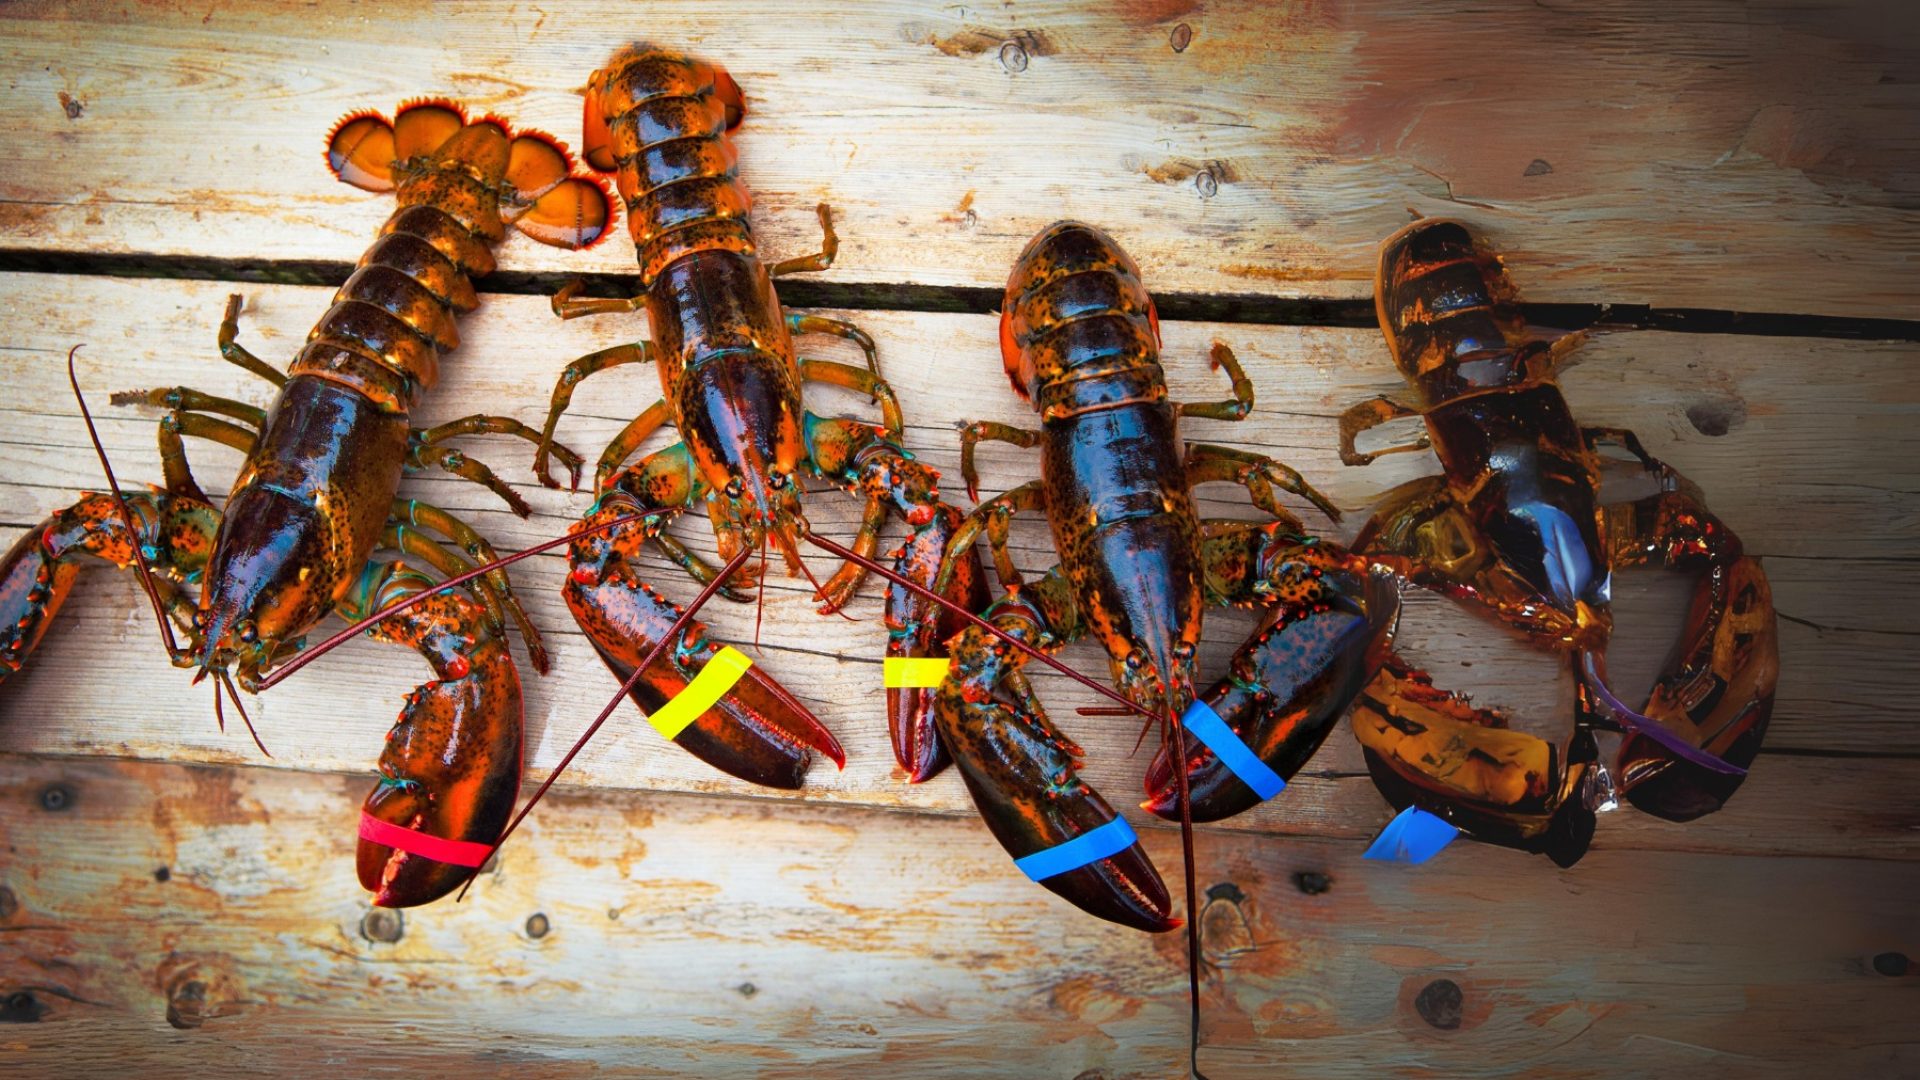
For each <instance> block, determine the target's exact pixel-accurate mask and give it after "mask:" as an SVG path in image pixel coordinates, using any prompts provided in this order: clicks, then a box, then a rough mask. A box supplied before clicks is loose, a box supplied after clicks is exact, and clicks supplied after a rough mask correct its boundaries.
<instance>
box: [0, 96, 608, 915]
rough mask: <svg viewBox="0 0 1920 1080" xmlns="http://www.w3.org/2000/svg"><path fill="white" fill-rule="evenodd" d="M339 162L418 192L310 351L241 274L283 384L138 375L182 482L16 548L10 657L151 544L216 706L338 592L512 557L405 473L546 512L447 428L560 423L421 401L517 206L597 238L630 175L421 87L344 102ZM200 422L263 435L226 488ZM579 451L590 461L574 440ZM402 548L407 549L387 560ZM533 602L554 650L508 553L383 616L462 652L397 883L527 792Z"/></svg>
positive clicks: (395, 808)
mask: <svg viewBox="0 0 1920 1080" xmlns="http://www.w3.org/2000/svg"><path fill="white" fill-rule="evenodd" d="M327 161H328V166H329V167H330V168H331V169H332V170H333V172H334V174H335V175H336V176H338V177H339V178H340V179H341V180H342V181H344V182H346V183H348V184H351V185H353V186H355V187H359V188H363V189H365V190H368V191H376V192H386V191H391V192H393V193H394V194H395V195H396V197H397V200H398V203H399V207H398V209H396V210H395V212H394V213H393V215H392V216H391V217H389V218H388V219H387V222H386V224H384V225H383V226H382V227H381V229H380V234H379V239H378V240H376V241H375V242H374V243H373V245H372V246H371V247H370V248H368V249H367V252H366V254H365V255H364V256H362V258H361V259H360V262H359V265H358V266H357V267H356V269H355V270H354V272H353V274H352V276H351V277H349V278H348V279H347V281H346V283H345V284H344V285H342V286H341V287H340V290H339V291H338V293H336V294H335V297H334V300H333V304H332V306H331V307H330V308H329V309H328V311H327V313H326V314H325V315H324V316H322V317H321V319H320V321H319V323H318V324H317V325H316V326H315V327H314V329H313V331H312V332H311V333H310V334H309V335H308V339H307V341H306V343H305V345H304V346H303V347H302V349H301V350H300V353H299V354H298V356H296V357H295V358H294V360H293V362H292V364H291V366H290V368H289V370H288V372H287V373H286V374H284V375H283V374H281V373H280V372H279V371H277V370H275V369H274V368H273V367H271V366H270V365H268V364H267V363H266V362H264V361H262V360H260V359H259V358H257V357H255V356H254V355H253V354H252V353H250V352H248V351H247V349H246V348H245V347H244V346H242V345H241V344H239V342H238V341H236V340H235V339H236V335H237V333H238V317H239V313H240V307H241V298H240V297H239V296H234V297H232V298H231V299H230V301H229V302H228V305H227V311H226V316H225V319H224V320H223V321H222V323H221V326H220V334H219V347H220V352H221V355H222V356H223V357H225V358H226V359H227V360H229V361H231V362H232V363H235V364H237V365H239V366H240V367H243V368H245V369H246V370H248V371H250V372H252V373H254V374H256V375H259V376H261V377H262V378H265V379H268V380H269V381H271V382H273V383H274V384H275V385H276V386H277V387H278V388H279V391H278V394H277V396H276V397H275V400H274V402H273V404H272V406H271V407H270V408H268V409H264V410H263V409H259V408H255V407H253V406H250V405H247V404H245V403H242V402H239V401H234V400H230V399H226V398H221V397H215V396H213V395H210V394H206V393H202V392H200V391H197V390H192V389H189V388H186V387H172V388H164V389H157V390H151V391H144V392H136V393H130V394H119V395H115V398H114V400H115V402H116V403H120V404H132V403H145V404H149V405H157V406H160V407H162V408H165V409H166V410H168V412H167V414H166V415H165V416H164V417H163V418H162V420H161V421H160V426H159V444H160V456H161V460H162V462H163V465H164V473H165V480H166V484H165V486H164V487H159V488H155V489H153V490H152V491H151V492H143V493H133V494H130V495H128V496H126V497H125V498H124V500H123V499H122V498H121V496H120V494H119V489H118V485H117V483H116V484H113V487H114V494H113V495H88V496H86V497H84V498H82V499H81V500H80V501H79V502H77V503H75V504H74V505H73V506H70V507H68V508H67V509H65V510H63V511H61V512H60V513H58V514H56V515H54V516H53V517H52V518H50V519H49V520H47V521H46V522H43V523H42V524H40V525H39V526H37V527H35V528H33V529H31V530H29V531H28V532H27V534H26V535H25V536H23V537H22V538H21V539H20V541H19V542H18V543H16V544H15V545H14V546H13V549H12V550H11V551H10V552H9V553H8V554H7V557H6V559H5V561H4V562H0V619H4V620H5V622H4V625H5V626H6V629H5V630H4V631H0V679H3V678H4V677H5V676H6V675H8V674H10V673H12V672H14V671H18V670H20V668H21V667H22V666H24V665H25V664H26V662H27V658H28V655H29V654H30V653H31V651H32V650H33V648H34V646H35V645H37V644H38V643H39V642H40V640H41V638H42V636H43V635H44V634H45V632H46V630H47V627H48V626H49V625H50V624H51V622H52V620H53V618H54V616H55V615H56V614H57V612H58V611H59V609H60V607H61V605H62V603H63V602H64V601H65V599H66V597H67V595H68V593H69V591H70V590H71V588H72V586H73V584H74V581H75V579H76V578H77V576H78V574H79V572H80V570H81V568H82V566H83V565H84V564H86V563H87V562H94V561H97V562H105V563H107V564H109V565H113V566H118V567H120V568H122V569H129V568H133V567H136V566H137V567H138V569H139V571H140V575H141V580H142V583H143V585H145V587H146V588H147V589H148V592H149V596H150V598H151V599H152V600H153V602H154V607H155V612H156V616H157V617H158V619H159V622H160V627H161V630H162V633H163V635H164V636H165V637H166V639H167V648H168V650H169V653H170V656H171V659H172V661H173V663H174V664H175V665H176V666H179V667H192V668H197V669H198V671H199V674H198V675H197V676H196V679H195V681H196V682H197V681H199V679H201V678H204V677H205V676H206V675H208V674H213V675H215V676H216V687H215V705H216V707H217V706H218V705H219V701H220V698H219V689H220V687H222V686H224V687H225V688H226V689H227V691H228V693H229V694H230V695H233V697H234V701H235V703H236V704H238V702H239V698H238V696H237V694H234V692H233V682H234V681H235V680H236V679H237V681H238V682H239V684H240V685H241V686H244V687H246V688H247V689H249V690H254V691H257V690H259V689H261V688H262V687H263V686H264V685H265V684H266V683H267V681H268V679H269V676H268V675H267V673H268V672H269V670H270V669H272V668H273V667H274V666H275V665H276V664H277V663H279V662H281V661H284V660H287V659H289V658H291V657H293V656H295V655H297V654H298V653H299V652H300V651H301V650H302V648H303V647H304V638H303V635H304V634H306V633H307V631H309V630H310V629H312V628H313V627H314V626H315V625H317V624H318V623H319V622H320V621H321V620H322V619H324V618H325V617H326V616H327V615H328V614H329V613H338V614H340V615H342V616H343V617H345V618H348V619H352V618H355V617H356V616H358V615H359V614H361V613H364V612H367V611H371V610H373V609H375V608H379V607H384V606H386V605H387V604H389V603H391V602H393V601H395V600H397V599H400V598H402V597H406V596H409V595H417V594H419V593H421V592H423V591H424V590H427V589H429V588H430V587H431V586H432V585H433V584H434V580H435V579H434V578H433V577H432V576H430V575H429V574H428V573H426V572H424V571H429V570H430V571H433V572H435V573H437V574H440V575H446V576H453V575H457V574H460V573H463V572H466V571H468V570H471V569H473V568H475V567H476V566H477V565H484V564H486V563H488V562H491V561H493V559H494V552H493V549H492V548H491V547H490V546H489V545H488V544H487V542H486V541H485V540H484V539H483V538H481V537H480V536H479V534H477V533H476V532H474V530H473V529H472V528H470V527H469V526H468V525H467V524H466V523H464V522H462V521H460V520H459V519H457V518H455V517H454V516H453V515H451V514H448V513H446V512H445V511H443V510H440V509H438V508H435V507H432V506H428V505H426V504H424V503H420V502H418V501H415V500H407V499H398V498H396V497H395V495H396V491H397V489H398V486H399V483H400V479H401V476H402V474H403V473H405V472H408V471H411V470H418V469H422V468H427V467H437V468H440V469H443V470H445V471H447V472H449V473H452V474H454V475H458V476H462V477H465V478H468V479H471V480H474V481H476V482H478V483H481V484H484V485H486V486H487V487H488V488H490V489H491V490H493V491H494V492H496V493H497V494H499V495H500V497H501V498H503V499H505V500H506V501H507V502H508V504H509V505H510V506H512V507H513V508H514V509H515V510H516V511H517V512H519V513H521V514H523V515H524V514H525V513H527V507H526V504H525V502H524V501H522V500H521V499H520V497H519V496H518V495H517V494H515V493H514V492H513V491H512V490H511V489H510V488H508V487H507V486H506V485H505V484H504V483H502V482H501V481H500V480H499V479H498V478H497V477H496V476H495V475H494V473H493V472H492V471H491V470H490V469H488V468H487V467H486V466H485V465H483V464H481V463H480V462H478V461H475V460H473V459H471V458H468V457H466V456H465V455H464V454H462V453H461V452H460V451H459V450H457V449H454V448H452V447H451V446H449V445H447V441H448V440H449V439H451V438H453V437H455V436H460V435H467V434H476V433H496V434H506V435H512V436H516V437H518V438H521V439H525V440H528V441H534V440H535V439H536V438H537V436H536V435H535V433H534V432H533V431H532V430H531V429H529V428H527V427H525V426H524V425H522V424H520V423H519V422H518V421H516V420H512V419H508V418H505V417H491V416H472V417H467V418H465V419H462V420H456V421H453V422H451V423H447V424H442V425H439V426H437V427H432V428H426V429H419V428H413V427H411V426H410V425H409V423H408V420H409V416H410V413H411V411H412V410H413V409H414V408H415V407H416V406H417V405H418V404H419V402H420V401H421V399H422V398H423V396H424V395H425V394H426V393H427V392H428V391H429V390H431V389H432V388H433V386H434V385H435V383H436V382H437V380H438V366H439V358H440V355H441V354H442V353H444V352H447V351H448V350H451V349H453V348H454V347H456V346H457V345H458V344H459V335H458V333H457V331H456V327H455V319H456V316H457V315H458V314H460V313H464V312H467V311H471V310H473V308H474V307H475V306H476V304H477V302H478V301H477V298H476V297H475V295H474V289H473V279H474V278H476V277H479V276H481V275H483V274H486V273H488V272H489V271H491V270H492V269H493V267H494V257H493V254H492V248H493V247H494V246H496V245H497V244H499V243H500V242H501V241H502V240H503V239H504V237H505V227H506V226H507V225H513V226H514V227H516V228H518V229H519V230H520V231H521V232H523V233H525V234H527V235H528V236H530V237H532V238H533V239H535V240H538V241H540V242H542V243H546V244H551V245H554V246H558V247H566V248H579V247H584V246H586V245H587V244H590V243H592V242H593V241H595V240H596V239H598V238H599V236H600V235H601V234H602V233H603V232H604V231H605V230H606V228H607V226H608V224H609V214H610V213H611V204H610V199H609V196H608V194H607V193H606V191H605V189H604V188H602V187H601V186H600V185H599V182H598V181H596V180H593V179H590V178H587V177H580V176H571V175H569V174H570V172H571V169H572V162H571V159H570V158H569V156H568V154H567V151H566V150H565V148H564V147H562V146H561V145H560V144H559V143H558V142H556V141H555V140H553V139H552V138H551V137H549V136H545V135H542V134H540V133H537V132H520V133H518V134H515V133H513V132H512V131H511V129H510V128H509V127H508V126H507V124H506V123H505V122H504V121H501V120H499V119H496V118H494V117H486V118H483V119H480V120H477V121H469V120H468V118H467V116H466V114H465V113H463V112H462V111H461V110H460V109H459V108H458V107H457V106H455V105H452V104H449V103H446V102H441V101H422V102H414V103H410V104H407V105H404V106H402V107H401V108H400V110H399V111H398V112H397V113H396V114H395V116H394V119H393V121H392V122H389V121H387V120H386V119H385V118H383V117H381V116H379V115H376V114H373V113H358V114H353V115H350V116H348V117H346V118H344V119H342V120H341V121H340V123H339V124H338V125H336V127H335V128H334V130H333V132H332V134H331V135H330V137H329V140H328V149H327ZM77 390H78V387H77V384H76V392H77ZM82 405H83V408H84V401H83V402H82ZM89 426H91V420H90V419H89ZM188 436H191V437H194V438H202V439H211V440H214V441H216V442H220V443H223V444H226V445H228V446H232V447H234V448H235V449H238V450H240V451H241V452H242V453H243V454H245V455H246V460H245V463H244V464H243V465H242V467H241V469H240V473H239V476H238V477H237V478H236V480H235V481H234V485H233V489H232V491H231V493H230V494H229V496H228V498H227V501H226V504H225V507H224V511H222V510H216V509H215V508H214V507H213V505H212V503H211V501H210V500H209V499H208V498H207V496H206V494H205V493H204V492H203V491H202V490H201V488H200V485H199V484H198V483H197V482H196V481H195V480H194V478H193V475H192V473H191V471H190V469H189V465H188V461H187V455H186V450H185V444H184V439H185V438H186V437H188ZM97 445H98V444H97V440H96V446H97ZM101 460H102V463H103V465H104V464H105V455H104V453H102V455H101ZM564 460H565V461H566V462H567V463H568V465H569V467H571V468H575V469H577V468H578V465H579V460H578V458H576V457H574V456H573V455H572V454H571V452H568V453H566V454H565V455H564ZM108 479H109V481H110V482H112V479H113V478H112V473H111V469H110V468H109V470H108ZM376 548H379V549H384V550H386V551H389V552H392V553H394V554H396V555H398V556H400V558H393V559H377V558H373V556H374V553H375V549H376ZM509 619H511V620H512V621H513V622H514V623H516V624H517V625H518V626H519V628H520V631H521V635H522V637H523V638H524V640H525V642H526V644H527V648H528V652H529V655H530V656H531V658H532V659H533V662H534V665H535V667H537V668H538V669H540V670H541V671H545V670H546V667H547V658H546V653H545V650H544V649H543V648H542V647H541V645H540V639H539V634H538V633H537V632H536V631H535V630H534V628H533V626H532V625H531V623H530V622H529V621H528V620H527V618H526V616H525V614H524V612H523V611H522V610H521V607H520V604H519V602H518V601H517V600H516V599H515V598H514V596H513V593H512V590H511V587H510V585H509V583H508V581H507V578H506V575H505V573H504V572H503V571H496V572H492V573H488V574H486V575H485V576H482V577H480V578H479V579H478V580H476V581H475V583H474V585H473V587H472V593H471V594H470V595H469V594H464V593H447V594H444V595H435V596H432V597H430V598H427V599H426V600H425V601H424V602H421V603H417V604H415V605H413V607H412V608H410V610H409V611H407V612H406V613H405V614H404V615H402V616H399V617H396V618H395V619H394V620H392V621H390V622H387V623H384V624H382V625H381V626H379V627H377V628H375V630H374V636H375V637H376V638H378V639H379V640H383V641H388V642H391V643H394V644H399V645H407V646H411V647H413V648H415V649H416V650H418V651H419V652H420V653H421V654H422V655H423V656H424V657H425V658H426V660H427V661H428V663H429V664H430V665H432V667H433V670H434V674H435V676H436V678H435V679H434V680H433V681H431V682H428V683H426V684H424V685H422V686H421V687H419V688H418V689H416V690H415V691H414V692H413V693H412V694H411V695H409V697H408V699H407V703H406V706H405V708H404V709H403V710H402V712H401V714H400V718H399V721H398V723H396V725H395V726H394V728H393V730H392V732H391V733H390V734H389V735H388V739H387V745H386V749H385V751H384V753H383V754H382V756H381V759H380V766H379V767H380V773H381V776H380V780H379V782H378V783H377V785H376V786H375V788H374V790H373V792H372V793H371V794H370V795H369V796H368V798H367V800H366V803H365V806H364V808H363V813H362V823H361V831H360V835H361V842H360V845H359V851H358V865H359V873H360V879H361V883H362V884H363V885H364V886H365V887H366V888H367V889H368V890H369V891H371V892H372V893H373V894H374V902H375V903H378V904H383V905H387V906H395V907H400V906H409V905H413V904H420V903H425V902H427V901H430V900H432V899H435V898H436V897H438V896H440V895H442V894H444V893H445V892H446V891H447V889H448V888H450V887H451V886H453V885H456V884H458V883H459V882H460V881H461V880H462V879H463V878H464V877H465V875H466V874H467V872H468V871H467V869H466V867H465V866H464V865H461V863H462V862H463V861H464V860H468V859H470V858H471V857H472V856H473V855H474V854H475V853H477V852H478V851H480V850H482V846H483V844H484V842H486V841H490V840H492V839H493V837H494V836H495V835H497V834H498V832H499V830H500V827H501V825H502V823H503V822H504V821H505V819H506V815H507V814H508V813H509V812H510V811H511V809H512V806H513V802H514V799H515V797H516V795H517V793H518V790H519V782H520V771H521V748H522V746H521V744H522V732H521V724H522V716H521V691H520V679H519V674H518V671H517V669H516V667H515V665H514V663H513V660H512V658H511V656H510V655H509V653H508V651H507V646H506V625H507V622H508V620H509ZM176 629H177V630H178V632H179V633H180V634H181V635H182V636H184V638H185V639H186V643H185V644H184V645H182V644H180V643H179V641H178V639H177V638H176V637H175V636H174V634H175V630H176ZM243 715H244V712H243ZM249 726H250V725H249ZM263 749H264V747H263ZM474 865H477V863H476V864H474Z"/></svg>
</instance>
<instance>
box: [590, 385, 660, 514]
mask: <svg viewBox="0 0 1920 1080" xmlns="http://www.w3.org/2000/svg"><path fill="white" fill-rule="evenodd" d="M672 418H673V412H672V410H670V409H669V408H668V407H667V399H666V398H660V399H658V400H656V401H655V402H654V403H653V404H651V405H649V406H647V407H646V408H645V409H642V410H641V411H640V415H639V416H636V417H634V418H633V419H632V420H629V421H627V426H626V427H623V428H621V429H620V434H618V435H615V436H614V437H613V441H612V442H610V443H608V444H607V448H606V449H605V450H602V451H601V452H600V463H599V464H598V465H595V466H594V467H593V497H594V498H596V499H597V498H599V497H600V496H601V495H602V494H603V493H604V492H605V491H606V490H607V480H608V479H609V478H610V477H612V476H613V474H614V473H616V472H618V471H619V470H620V466H622V465H625V464H626V463H627V459H628V458H630V457H632V456H633V455H634V454H635V453H637V452H638V451H639V449H640V444H641V443H644V442H646V441H647V438H648V437H649V436H651V435H652V434H653V433H654V432H656V431H659V430H660V428H661V427H662V426H663V425H664V424H666V422H667V421H668V420H670V419H672ZM661 535H662V536H665V534H664V533H663V534H661Z"/></svg>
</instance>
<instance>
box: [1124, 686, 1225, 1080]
mask: <svg viewBox="0 0 1920 1080" xmlns="http://www.w3.org/2000/svg"><path fill="white" fill-rule="evenodd" d="M1167 716H1168V718H1169V719H1170V720H1171V722H1172V725H1173V726H1172V729H1171V735H1170V737H1171V738H1172V740H1173V744H1174V748H1175V749H1176V750H1177V751H1178V756H1177V757H1175V758H1174V762H1173V774H1174V776H1175V777H1176V778H1178V779H1179V781H1180V859H1181V862H1182V864H1183V866H1184V868H1185V870H1186V872H1187V1007H1188V1014H1187V1067H1188V1068H1189V1069H1191V1070H1192V1071H1193V1075H1194V1076H1196V1077H1198V1078H1199V1080H1207V1074H1206V1073H1203V1072H1201V1071H1200V909H1199V908H1198V907H1196V906H1195V902H1196V899H1197V897H1196V895H1195V894H1196V889H1195V887H1194V881H1193V878H1194V873H1195V871H1194V859H1193V793H1192V792H1191V791H1189V790H1188V788H1187V732H1186V725H1184V724H1182V723H1181V722H1180V720H1179V719H1178V718H1177V717H1175V716H1174V715H1173V711H1172V710H1171V709H1169V710H1168V711H1167ZM1141 737H1142V738H1143V739H1144V738H1145V737H1146V736H1145V734H1144V733H1143V734H1142V736H1141ZM1135 749H1136V750H1137V749H1139V747H1137V746H1136V747H1135Z"/></svg>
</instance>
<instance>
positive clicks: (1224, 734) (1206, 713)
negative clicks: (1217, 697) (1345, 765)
mask: <svg viewBox="0 0 1920 1080" xmlns="http://www.w3.org/2000/svg"><path fill="white" fill-rule="evenodd" d="M1180 726H1181V727H1183V728H1186V729H1187V730H1188V731H1191V732H1193V737H1194V738H1196V739H1199V740H1200V741H1201V742H1203V743H1206V744H1207V749H1209V750H1211V751H1213V754H1214V756H1215V757H1217V758H1219V759H1220V764H1222V765H1225V766H1226V767H1227V768H1228V769H1231V770H1232V771H1233V775H1235V776H1237V777H1239V778H1240V782H1241V783H1243V784H1245V785H1247V786H1248V787H1250V788H1252V789H1253V793H1254V794H1255V795H1258V796H1260V798H1261V799H1262V800H1266V799H1271V798H1273V797H1274V796H1275V795H1278V794H1280V792H1281V791H1282V790H1283V789H1284V788H1285V787H1286V786H1287V782H1286V781H1285V780H1282V779H1281V778H1280V774H1279V773H1277V772H1274V771H1273V770H1272V769H1271V768H1268V767H1267V763H1266V762H1264V761H1261V760H1260V759H1259V757H1257V756H1255V754H1254V752H1253V751H1252V750H1251V749H1249V748H1248V747H1247V744H1246V743H1244V742H1242V741H1241V740H1240V736H1238V735H1235V734H1234V733H1233V729H1232V728H1230V727H1228V726H1227V722H1226V721H1225V720H1222V719H1220V714H1219V713H1217V712H1214V711H1213V706H1211V705H1209V704H1207V703H1206V702H1204V701H1200V700H1198V699H1195V700H1194V703H1193V704H1192V705H1189V706H1187V711H1186V712H1185V713H1183V714H1182V715H1181V717H1180Z"/></svg>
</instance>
